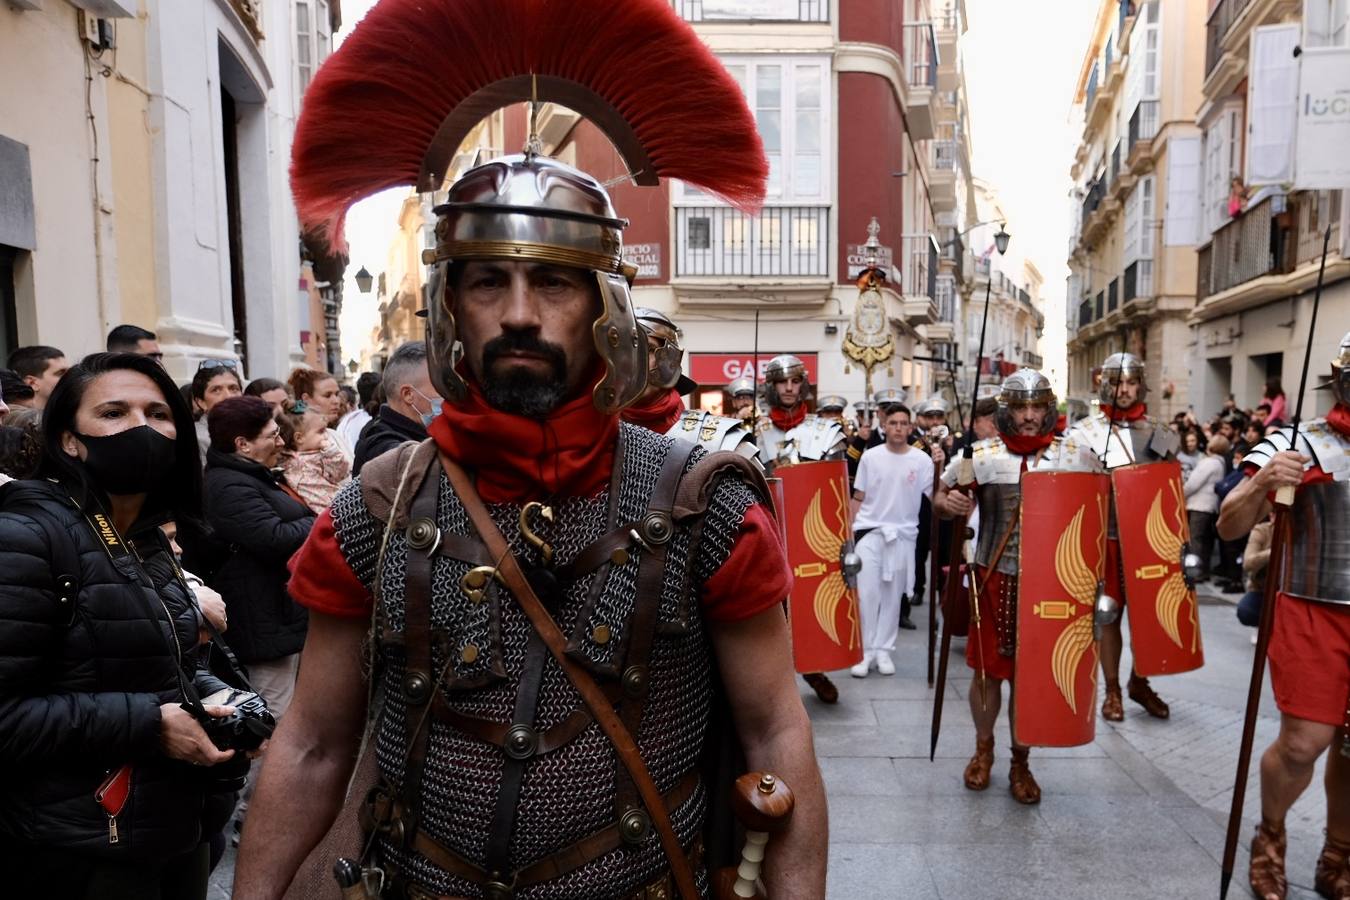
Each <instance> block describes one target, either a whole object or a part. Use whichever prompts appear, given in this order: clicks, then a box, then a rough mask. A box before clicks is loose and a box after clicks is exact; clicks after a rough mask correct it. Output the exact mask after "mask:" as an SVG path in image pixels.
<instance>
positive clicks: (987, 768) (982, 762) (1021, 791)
mask: <svg viewBox="0 0 1350 900" xmlns="http://www.w3.org/2000/svg"><path fill="white" fill-rule="evenodd" d="M1056 418H1057V415H1056V401H1055V394H1054V391H1053V390H1052V389H1051V387H1050V382H1049V380H1048V379H1046V377H1045V376H1044V375H1042V374H1041V373H1040V372H1037V371H1036V370H1034V369H1019V370H1017V371H1016V372H1013V373H1012V374H1011V375H1009V376H1008V377H1007V378H1006V379H1005V380H1004V381H1003V387H1002V389H1001V391H1000V392H999V398H998V413H997V416H996V421H997V424H998V434H997V435H996V436H994V437H991V438H988V439H985V440H981V441H977V442H976V443H975V444H974V447H973V457H972V461H973V466H974V488H975V499H974V500H972V499H971V498H970V497H969V496H967V495H966V494H965V493H964V492H963V491H961V490H957V489H956V486H957V483H958V474H959V469H960V466H961V462H962V461H961V459H959V458H954V459H953V460H952V461H951V462H950V463H949V464H948V466H947V468H946V470H945V471H944V472H943V473H942V484H941V486H940V487H939V489H938V497H937V500H936V501H935V505H936V507H937V510H938V514H939V515H941V516H942V517H943V518H952V517H954V516H968V515H969V514H970V513H971V512H972V510H974V509H975V508H976V504H978V509H979V516H980V529H979V537H978V544H976V546H975V559H974V563H975V571H974V574H973V576H972V577H973V578H974V579H975V580H976V581H977V582H978V585H979V588H978V590H975V591H973V593H974V594H975V595H976V596H977V598H978V599H977V601H976V606H977V609H976V611H975V613H974V614H973V615H972V617H971V634H970V636H969V638H968V640H967V642H966V664H967V665H968V666H969V667H970V668H971V669H973V670H975V671H976V672H978V673H979V674H980V677H979V678H976V679H974V680H972V682H971V689H970V711H971V715H972V717H973V718H974V720H975V735H976V738H975V748H976V749H975V755H974V756H973V757H972V758H971V760H970V763H969V764H968V765H967V766H966V770H965V774H964V780H965V785H966V787H967V788H969V789H970V790H972V791H982V790H984V789H986V788H987V787H989V781H990V772H991V769H992V768H993V764H994V726H995V724H996V723H997V721H998V713H999V708H1000V706H1001V705H1002V693H1001V690H1002V684H1003V682H1004V681H1011V680H1012V678H1013V674H1014V668H1015V666H1014V654H1015V652H1016V647H1017V640H1016V635H1017V614H1018V591H1017V587H1018V562H1019V550H1020V544H1021V534H1020V532H1021V522H1020V513H1021V506H1022V498H1021V487H1022V476H1023V474H1024V473H1026V472H1042V471H1055V472H1097V471H1100V464H1099V462H1098V461H1097V458H1096V457H1095V456H1093V455H1092V451H1091V449H1090V448H1088V447H1086V446H1085V445H1083V444H1080V443H1078V442H1077V441H1076V440H1075V439H1073V438H1072V437H1062V436H1059V435H1057V434H1056V433H1055V422H1056ZM976 622H980V623H982V626H981V627H978V628H977V627H976V624H975V623H976ZM1016 714H1017V710H1016V708H1015V707H1014V708H1011V709H1010V719H1012V718H1014V717H1015V716H1016ZM1028 755H1029V748H1028V747H1026V746H1020V745H1019V744H1018V743H1017V741H1016V738H1015V737H1014V739H1013V744H1012V763H1011V766H1010V768H1009V771H1008V781H1009V789H1010V791H1011V793H1012V795H1013V797H1014V799H1016V800H1017V801H1018V802H1019V803H1026V804H1034V803H1039V802H1040V799H1041V789H1040V786H1039V785H1038V784H1037V783H1036V779H1035V778H1034V777H1033V776H1032V774H1031V769H1030V768H1029V765H1028Z"/></svg>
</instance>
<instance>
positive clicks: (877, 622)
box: [857, 528, 914, 654]
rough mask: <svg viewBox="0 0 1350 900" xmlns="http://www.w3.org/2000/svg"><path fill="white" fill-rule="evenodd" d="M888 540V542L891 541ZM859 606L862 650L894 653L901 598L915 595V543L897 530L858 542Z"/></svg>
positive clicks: (872, 534) (873, 534) (879, 531)
mask: <svg viewBox="0 0 1350 900" xmlns="http://www.w3.org/2000/svg"><path fill="white" fill-rule="evenodd" d="M888 538H889V540H888ZM857 551H858V556H859V557H860V558H861V559H862V570H861V571H860V572H858V603H859V605H860V606H861V607H862V638H863V649H864V650H865V651H866V652H867V653H868V654H871V653H875V652H878V651H885V652H887V653H889V652H890V651H892V650H894V649H895V636H896V633H897V631H898V630H899V627H900V596H901V595H902V594H909V593H912V592H913V591H914V539H913V538H909V539H906V538H905V537H904V536H901V535H900V534H899V533H898V529H894V528H877V529H874V530H872V531H869V532H868V533H867V534H866V535H864V536H863V539H862V540H861V541H859V542H858V547H857Z"/></svg>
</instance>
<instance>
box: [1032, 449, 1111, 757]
mask: <svg viewBox="0 0 1350 900" xmlns="http://www.w3.org/2000/svg"><path fill="white" fill-rule="evenodd" d="M1110 495H1111V479H1110V478H1108V477H1107V476H1106V475H1098V474H1094V473H1091V472H1028V473H1027V474H1025V475H1023V476H1022V535H1021V544H1020V546H1021V552H1020V555H1019V558H1018V585H1017V677H1016V678H1015V679H1014V682H1013V694H1014V698H1015V701H1014V702H1015V704H1016V706H1015V707H1014V708H1015V710H1016V715H1015V717H1014V718H1013V735H1014V738H1015V739H1016V741H1017V742H1018V743H1019V744H1024V745H1026V746H1034V747H1076V746H1078V745H1080V744H1087V743H1091V742H1092V738H1093V735H1094V734H1095V729H1096V705H1097V645H1096V642H1095V641H1094V640H1093V634H1092V613H1093V608H1094V606H1095V604H1096V600H1097V586H1098V584H1099V583H1100V582H1101V578H1102V570H1103V569H1104V568H1105V565H1106V516H1107V503H1108V500H1109V499H1110Z"/></svg>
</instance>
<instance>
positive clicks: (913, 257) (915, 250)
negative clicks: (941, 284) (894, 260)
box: [900, 234, 938, 299]
mask: <svg viewBox="0 0 1350 900" xmlns="http://www.w3.org/2000/svg"><path fill="white" fill-rule="evenodd" d="M900 246H901V250H900V260H901V265H902V266H903V267H904V268H903V269H901V271H900V282H901V286H902V288H903V291H902V292H903V293H904V294H905V295H906V296H914V297H929V298H934V299H935V298H936V297H937V268H938V265H937V264H938V251H937V247H936V246H935V245H934V244H933V241H932V240H931V239H930V238H929V237H928V235H926V234H907V235H905V236H904V237H902V238H900Z"/></svg>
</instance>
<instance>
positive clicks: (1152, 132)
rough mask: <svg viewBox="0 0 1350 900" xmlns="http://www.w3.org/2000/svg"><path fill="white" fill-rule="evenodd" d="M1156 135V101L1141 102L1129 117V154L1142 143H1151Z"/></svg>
mask: <svg viewBox="0 0 1350 900" xmlns="http://www.w3.org/2000/svg"><path fill="white" fill-rule="evenodd" d="M1157 134H1158V101H1157V100H1141V101H1139V105H1138V106H1136V107H1135V108H1134V114H1133V115H1131V116H1130V152H1131V153H1133V152H1134V147H1135V145H1136V144H1138V143H1140V142H1142V141H1148V142H1150V143H1152V141H1153V138H1154V137H1155V136H1156V135H1157Z"/></svg>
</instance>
